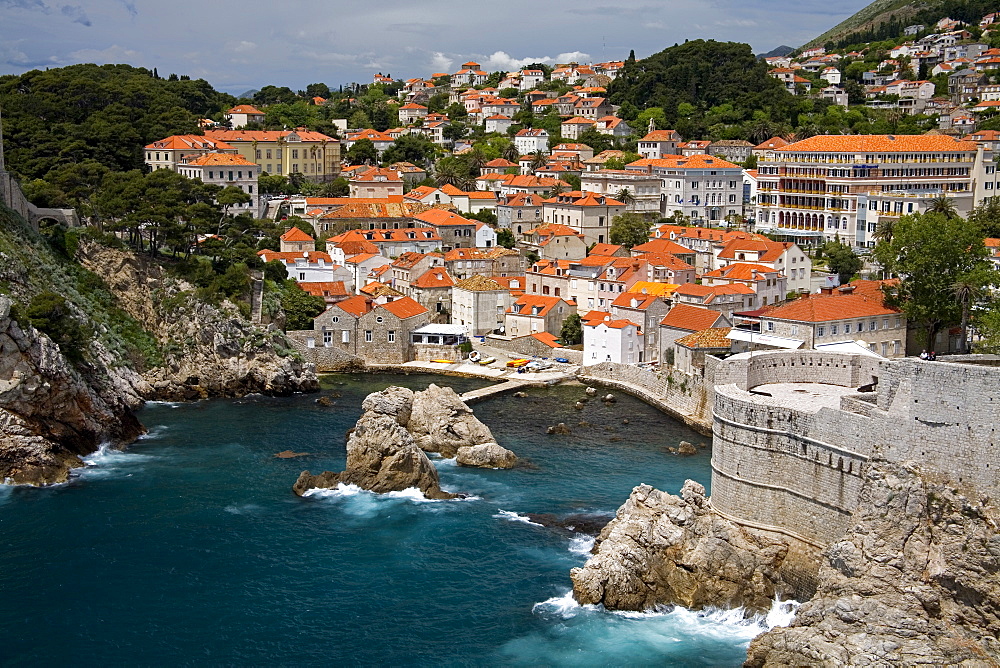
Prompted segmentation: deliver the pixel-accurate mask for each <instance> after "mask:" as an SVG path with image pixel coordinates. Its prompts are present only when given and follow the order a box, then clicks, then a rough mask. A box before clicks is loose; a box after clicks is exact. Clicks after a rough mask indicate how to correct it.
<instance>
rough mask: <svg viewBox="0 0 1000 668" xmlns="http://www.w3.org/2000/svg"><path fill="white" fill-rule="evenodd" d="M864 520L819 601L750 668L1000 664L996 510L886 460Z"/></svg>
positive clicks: (873, 480) (826, 557)
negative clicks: (771, 667)
mask: <svg viewBox="0 0 1000 668" xmlns="http://www.w3.org/2000/svg"><path fill="white" fill-rule="evenodd" d="M853 520H854V523H853V528H852V529H850V530H849V531H848V532H847V533H846V534H845V535H844V536H843V538H842V539H841V540H840V541H838V542H837V543H835V544H833V545H831V546H830V547H829V548H828V549H827V550H826V551H825V552H824V554H823V563H822V567H821V568H820V571H819V587H818V589H817V592H816V595H815V596H814V597H813V598H812V599H811V600H810V601H808V602H806V603H804V604H803V605H802V606H801V607H800V608H799V609H798V612H797V613H796V615H795V618H794V620H793V622H792V624H791V625H790V626H788V627H785V628H775V629H773V630H771V631H769V632H768V633H765V634H763V635H761V636H758V637H757V638H756V639H755V640H754V641H753V642H752V643H751V645H750V650H749V652H748V659H747V663H746V665H747V666H754V667H759V666H785V665H810V666H843V665H867V666H886V665H928V666H932V665H949V666H957V665H962V666H996V665H1000V640H998V639H1000V575H998V574H1000V534H998V526H1000V524H998V523H1000V512H998V509H997V508H996V506H995V505H992V504H991V503H990V502H989V500H988V499H980V498H977V497H976V496H975V495H974V494H972V493H969V492H967V493H966V494H963V493H960V492H959V491H958V490H957V489H956V487H955V486H953V485H951V484H947V483H942V482H939V481H936V480H935V479H934V478H931V477H924V476H922V475H921V474H920V471H919V469H918V468H917V467H916V466H914V465H911V464H894V463H889V462H886V461H877V462H873V463H872V465H870V468H869V470H868V472H867V474H866V478H865V483H864V486H863V487H862V490H861V495H860V505H859V507H858V509H857V511H856V512H855V513H854V517H853Z"/></svg>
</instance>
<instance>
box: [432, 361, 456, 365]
mask: <svg viewBox="0 0 1000 668" xmlns="http://www.w3.org/2000/svg"><path fill="white" fill-rule="evenodd" d="M431 362H433V363H434V364H454V363H455V360H431Z"/></svg>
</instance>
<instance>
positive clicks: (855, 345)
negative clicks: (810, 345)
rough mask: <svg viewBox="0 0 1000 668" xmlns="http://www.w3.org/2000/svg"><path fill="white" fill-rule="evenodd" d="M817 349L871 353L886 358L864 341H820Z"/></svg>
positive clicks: (856, 353)
mask: <svg viewBox="0 0 1000 668" xmlns="http://www.w3.org/2000/svg"><path fill="white" fill-rule="evenodd" d="M815 348H816V350H820V351H822V352H824V353H847V354H849V355H869V356H871V357H878V358H879V359H885V358H883V357H882V356H881V355H879V354H878V353H877V352H874V351H873V350H872V349H871V348H869V347H868V346H867V345H866V344H865V343H864V341H834V342H833V343H820V344H819V345H817V346H815Z"/></svg>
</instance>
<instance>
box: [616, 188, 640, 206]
mask: <svg viewBox="0 0 1000 668" xmlns="http://www.w3.org/2000/svg"><path fill="white" fill-rule="evenodd" d="M615 199H616V200H618V201H619V202H621V203H622V204H624V205H625V208H626V209H627V208H628V207H630V206H633V205H634V204H635V201H636V200H635V195H633V194H632V191H631V190H629V189H628V188H622V189H621V190H619V191H618V192H617V193H616V194H615Z"/></svg>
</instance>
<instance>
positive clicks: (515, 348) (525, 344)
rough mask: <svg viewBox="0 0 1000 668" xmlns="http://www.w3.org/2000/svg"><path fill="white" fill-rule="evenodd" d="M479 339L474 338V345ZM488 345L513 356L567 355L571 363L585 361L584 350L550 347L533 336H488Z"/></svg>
mask: <svg viewBox="0 0 1000 668" xmlns="http://www.w3.org/2000/svg"><path fill="white" fill-rule="evenodd" d="M478 341H479V339H475V340H473V342H472V344H473V346H474V345H475V344H476V343H477V342H478ZM486 345H488V346H491V347H493V348H496V349H498V350H502V351H504V352H507V353H510V354H511V355H513V356H517V355H522V356H525V357H549V358H552V357H565V358H566V359H568V360H569V361H570V363H571V364H582V363H583V351H582V350H572V349H570V348H550V347H549V346H547V345H545V344H544V343H542V342H541V341H539V340H538V339H536V338H535V337H533V336H518V337H516V338H513V339H507V338H500V337H492V336H487V337H486Z"/></svg>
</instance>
